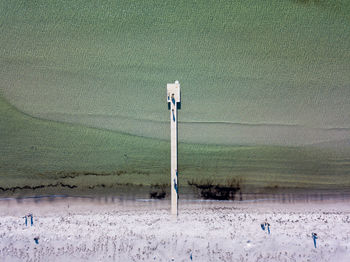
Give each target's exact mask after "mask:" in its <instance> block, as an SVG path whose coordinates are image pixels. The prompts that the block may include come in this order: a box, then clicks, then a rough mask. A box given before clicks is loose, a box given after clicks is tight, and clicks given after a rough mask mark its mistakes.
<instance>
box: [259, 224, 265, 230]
mask: <svg viewBox="0 0 350 262" xmlns="http://www.w3.org/2000/svg"><path fill="white" fill-rule="evenodd" d="M260 226H261V229H262V230H263V231H265V223H261V225H260Z"/></svg>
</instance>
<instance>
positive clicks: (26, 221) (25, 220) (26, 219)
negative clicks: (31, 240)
mask: <svg viewBox="0 0 350 262" xmlns="http://www.w3.org/2000/svg"><path fill="white" fill-rule="evenodd" d="M23 218H24V223H25V224H26V226H27V225H28V218H27V216H24V217H23Z"/></svg>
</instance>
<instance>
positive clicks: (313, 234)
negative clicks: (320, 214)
mask: <svg viewBox="0 0 350 262" xmlns="http://www.w3.org/2000/svg"><path fill="white" fill-rule="evenodd" d="M311 236H312V239H313V240H314V246H315V248H316V239H318V237H317V233H312V234H311Z"/></svg>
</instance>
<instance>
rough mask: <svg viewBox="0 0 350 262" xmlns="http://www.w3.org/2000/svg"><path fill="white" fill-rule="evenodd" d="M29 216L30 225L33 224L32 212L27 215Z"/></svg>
mask: <svg viewBox="0 0 350 262" xmlns="http://www.w3.org/2000/svg"><path fill="white" fill-rule="evenodd" d="M28 216H29V217H30V225H31V226H32V225H33V224H34V222H33V214H29V215H28Z"/></svg>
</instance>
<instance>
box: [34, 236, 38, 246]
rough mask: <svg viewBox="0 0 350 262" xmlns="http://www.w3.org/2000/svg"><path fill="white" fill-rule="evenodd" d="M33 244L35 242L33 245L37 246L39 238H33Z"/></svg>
mask: <svg viewBox="0 0 350 262" xmlns="http://www.w3.org/2000/svg"><path fill="white" fill-rule="evenodd" d="M34 242H35V244H37V245H38V244H39V237H34Z"/></svg>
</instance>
